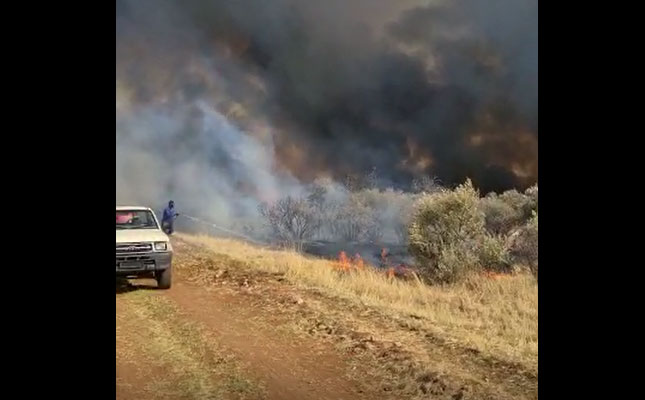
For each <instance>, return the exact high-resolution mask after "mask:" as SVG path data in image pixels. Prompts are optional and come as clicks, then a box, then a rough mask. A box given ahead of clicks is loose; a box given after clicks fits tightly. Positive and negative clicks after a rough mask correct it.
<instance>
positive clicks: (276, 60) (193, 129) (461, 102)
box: [116, 0, 538, 218]
mask: <svg viewBox="0 0 645 400" xmlns="http://www.w3.org/2000/svg"><path fill="white" fill-rule="evenodd" d="M537 44H538V42H537V0H489V1H480V0H452V1H449V0H445V1H438V0H434V1H433V0H425V1H424V0H405V1H404V0H396V1H395V0H349V1H348V0H328V1H324V2H323V1H321V2H318V1H311V0H272V1H265V0H238V1H227V0H186V1H172V0H117V2H116V117H117V124H116V125H117V126H116V131H117V138H116V140H117V156H116V157H117V167H116V168H117V170H116V175H117V202H119V203H124V202H147V203H154V204H159V202H161V201H164V200H165V199H167V198H169V197H174V198H175V200H177V201H182V202H183V204H184V205H185V206H186V205H189V206H190V207H193V208H194V209H196V210H197V209H199V210H202V212H207V213H208V214H209V216H213V217H218V218H230V217H233V216H236V215H245V213H247V212H248V211H249V210H251V209H255V207H256V205H257V202H258V200H271V199H274V198H275V197H276V196H282V195H284V194H287V193H297V192H298V191H299V190H300V186H299V183H302V182H309V181H312V180H313V179H315V178H318V177H331V178H334V179H342V178H343V177H345V176H346V175H350V174H357V173H364V172H365V171H369V170H372V169H373V168H376V170H377V171H378V175H379V177H380V179H381V180H382V183H383V184H384V185H389V186H395V187H401V188H405V187H406V185H409V184H410V182H411V181H412V179H413V178H415V177H418V176H422V175H427V174H431V175H436V176H437V177H438V178H439V179H440V180H441V181H442V182H443V183H444V184H454V183H461V182H463V181H464V180H465V179H466V178H467V177H470V178H472V179H473V181H474V182H475V184H476V185H478V186H479V187H480V188H481V189H482V190H484V191H488V190H502V189H508V188H511V187H519V188H524V187H526V186H528V185H530V184H532V183H534V182H535V180H536V179H537V156H538V154H537V141H538V124H537V115H538V111H537V110H538V108H537V97H538V90H537V72H538V71H537Z"/></svg>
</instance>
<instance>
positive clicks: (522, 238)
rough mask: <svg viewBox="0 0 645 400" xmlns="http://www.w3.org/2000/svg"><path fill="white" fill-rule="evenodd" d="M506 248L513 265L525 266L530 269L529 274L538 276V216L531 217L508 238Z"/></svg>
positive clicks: (535, 214)
mask: <svg viewBox="0 0 645 400" xmlns="http://www.w3.org/2000/svg"><path fill="white" fill-rule="evenodd" d="M508 242H509V244H508V248H509V253H510V256H511V260H512V261H513V262H514V263H517V264H521V265H525V266H527V267H529V268H530V269H531V272H533V274H534V275H535V276H536V277H537V274H538V253H539V251H538V244H539V235H538V214H537V212H536V213H534V214H533V217H532V218H531V219H530V220H529V222H528V223H526V225H524V226H523V227H522V228H520V229H518V230H517V231H516V232H515V233H514V234H512V235H511V236H510V237H509V240H508Z"/></svg>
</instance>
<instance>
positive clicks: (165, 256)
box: [116, 207, 173, 289]
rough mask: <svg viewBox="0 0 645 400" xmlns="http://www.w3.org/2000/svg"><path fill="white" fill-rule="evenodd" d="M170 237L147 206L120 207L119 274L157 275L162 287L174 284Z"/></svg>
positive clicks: (118, 236)
mask: <svg viewBox="0 0 645 400" xmlns="http://www.w3.org/2000/svg"><path fill="white" fill-rule="evenodd" d="M172 256H173V249H172V245H171V243H170V238H169V237H168V235H166V234H165V233H164V232H163V231H162V230H161V226H160V225H159V221H158V220H157V217H156V215H155V213H154V212H153V211H152V210H151V209H150V208H147V207H116V276H117V277H120V278H126V279H131V278H153V279H155V280H156V281H157V286H158V287H159V288H160V289H170V287H171V285H172Z"/></svg>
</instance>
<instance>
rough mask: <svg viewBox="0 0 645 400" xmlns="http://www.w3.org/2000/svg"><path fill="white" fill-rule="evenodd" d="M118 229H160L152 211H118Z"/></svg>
mask: <svg viewBox="0 0 645 400" xmlns="http://www.w3.org/2000/svg"><path fill="white" fill-rule="evenodd" d="M116 229H117V230H119V229H159V227H158V226H157V222H156V221H155V218H154V216H153V215H152V213H151V212H150V211H134V210H133V211H128V210H125V211H117V212H116Z"/></svg>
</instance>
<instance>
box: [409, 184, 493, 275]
mask: <svg viewBox="0 0 645 400" xmlns="http://www.w3.org/2000/svg"><path fill="white" fill-rule="evenodd" d="M485 235H486V230H485V218H484V214H483V213H482V212H481V210H480V207H479V193H478V192H477V190H475V188H474V187H473V185H472V182H471V181H470V180H468V181H467V182H466V183H465V184H464V185H461V186H459V187H458V188H457V189H455V190H454V191H445V192H441V193H437V194H433V195H427V196H423V197H422V198H421V200H420V201H419V202H418V203H417V205H416V212H415V214H414V217H413V221H412V224H411V225H410V230H409V249H410V253H411V254H412V255H413V256H414V257H415V259H416V260H417V263H418V264H419V265H418V266H419V268H420V272H421V274H422V276H423V277H424V278H426V279H429V280H431V281H437V280H438V281H454V280H457V279H458V278H459V277H460V276H462V275H463V273H464V272H467V271H469V270H473V269H476V268H479V267H480V266H481V263H480V261H479V254H478V253H479V242H480V241H481V240H483V238H484V237H485Z"/></svg>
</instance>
